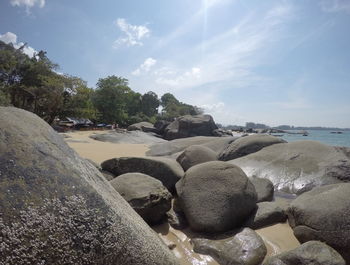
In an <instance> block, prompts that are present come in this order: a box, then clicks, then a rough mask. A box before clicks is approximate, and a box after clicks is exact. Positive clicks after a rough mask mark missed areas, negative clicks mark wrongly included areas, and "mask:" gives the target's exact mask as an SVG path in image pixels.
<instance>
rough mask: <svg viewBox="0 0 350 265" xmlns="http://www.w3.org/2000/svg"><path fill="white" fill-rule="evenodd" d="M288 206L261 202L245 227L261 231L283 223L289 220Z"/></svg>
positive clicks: (279, 203)
mask: <svg viewBox="0 0 350 265" xmlns="http://www.w3.org/2000/svg"><path fill="white" fill-rule="evenodd" d="M287 207H288V205H287V204H286V203H281V202H260V203H257V209H256V210H255V211H254V212H253V213H252V214H251V216H250V218H249V219H248V220H247V221H246V223H245V224H244V226H247V227H250V228H252V229H259V228H261V227H264V226H268V225H273V224H276V223H282V222H285V221H286V220H287V214H286V210H287Z"/></svg>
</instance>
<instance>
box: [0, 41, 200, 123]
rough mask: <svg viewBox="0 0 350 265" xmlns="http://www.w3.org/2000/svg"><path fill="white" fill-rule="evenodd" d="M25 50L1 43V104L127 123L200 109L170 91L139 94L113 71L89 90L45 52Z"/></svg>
mask: <svg viewBox="0 0 350 265" xmlns="http://www.w3.org/2000/svg"><path fill="white" fill-rule="evenodd" d="M23 48H24V46H23V47H20V48H18V49H16V48H14V47H13V45H12V44H6V43H4V42H2V41H0V106H7V105H12V106H15V107H18V108H22V109H25V110H28V111H31V112H34V113H35V114H37V115H38V116H40V117H41V118H43V119H44V120H46V121H47V122H48V123H52V122H53V121H54V119H55V118H63V117H79V118H87V119H90V120H92V121H95V122H104V123H119V124H120V125H128V124H131V123H135V122H140V121H150V122H155V121H156V120H157V119H166V120H172V119H174V118H175V117H178V116H182V115H186V114H191V115H195V114H199V113H201V110H200V109H199V108H197V107H195V106H192V105H188V104H185V103H182V102H180V101H178V100H177V99H176V98H175V96H174V95H172V94H170V93H166V94H164V95H163V96H162V97H161V98H160V99H159V98H158V96H157V94H156V93H154V92H152V91H149V92H147V93H145V94H144V95H142V94H140V93H137V92H135V91H133V90H132V89H131V88H130V87H129V84H128V80H127V79H125V78H122V77H118V76H114V75H113V76H108V77H106V78H100V79H99V80H98V82H97V84H96V88H95V89H92V88H89V87H88V86H87V83H86V82H85V81H84V80H82V79H80V78H79V77H74V76H69V75H63V74H60V73H58V72H57V69H58V65H56V64H54V63H52V62H51V61H50V60H49V58H48V57H47V56H46V52H44V51H40V52H38V53H37V54H35V55H34V56H33V57H32V58H30V57H28V56H27V55H26V54H24V53H23ZM160 106H161V112H160V113H159V107H160Z"/></svg>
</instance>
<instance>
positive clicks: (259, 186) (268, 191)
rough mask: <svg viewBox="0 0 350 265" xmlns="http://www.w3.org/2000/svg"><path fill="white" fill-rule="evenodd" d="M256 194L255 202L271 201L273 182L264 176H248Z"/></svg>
mask: <svg viewBox="0 0 350 265" xmlns="http://www.w3.org/2000/svg"><path fill="white" fill-rule="evenodd" d="M250 181H251V182H252V183H253V185H254V187H255V191H256V194H257V195H258V198H257V202H264V201H272V199H273V194H274V187H273V183H272V182H271V181H270V180H268V179H265V178H250Z"/></svg>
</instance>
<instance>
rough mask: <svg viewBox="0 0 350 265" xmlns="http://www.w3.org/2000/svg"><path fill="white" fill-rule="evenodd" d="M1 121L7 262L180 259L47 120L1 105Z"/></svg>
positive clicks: (0, 253)
mask: <svg viewBox="0 0 350 265" xmlns="http://www.w3.org/2000/svg"><path fill="white" fill-rule="evenodd" d="M0 124H1V127H0V201H1V203H0V213H1V216H0V234H1V248H0V264H16V265H22V264H43V263H45V264H81V265H82V264H84V265H85V264H101V265H102V264H118V265H124V264H125V265H126V264H135V265H138V264H159V265H162V264H178V262H177V261H176V260H175V257H174V256H173V255H172V254H171V252H170V251H169V250H168V249H167V246H166V245H165V244H164V243H163V242H162V241H161V240H160V239H159V237H158V236H157V235H156V234H155V233H154V232H153V231H152V230H151V229H150V228H149V227H148V225H147V224H146V223H145V222H144V221H143V220H142V218H140V217H139V215H138V214H137V213H136V212H135V211H134V210H133V209H132V208H131V207H130V206H129V205H128V203H127V202H126V201H125V200H124V199H123V198H122V197H121V196H120V195H119V194H118V193H116V192H115V190H114V189H113V187H112V186H111V185H110V184H109V183H108V181H106V180H105V178H104V177H103V176H102V175H101V173H100V172H99V171H98V170H97V169H96V168H95V167H94V166H93V165H92V164H91V163H89V162H87V161H86V160H85V159H82V158H80V157H79V156H78V155H77V153H76V152H74V151H73V150H72V149H71V148H69V147H68V145H67V144H66V143H65V142H64V140H63V138H62V137H61V136H59V135H58V134H57V133H56V132H54V131H53V129H52V128H51V127H50V126H49V125H48V124H47V123H46V122H44V121H43V120H41V119H40V118H39V117H37V116H36V115H34V114H32V113H29V112H27V111H24V110H20V109H16V108H12V107H9V108H4V107H0Z"/></svg>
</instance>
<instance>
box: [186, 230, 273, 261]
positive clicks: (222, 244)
mask: <svg viewBox="0 0 350 265" xmlns="http://www.w3.org/2000/svg"><path fill="white" fill-rule="evenodd" d="M191 242H192V243H193V245H194V246H193V250H194V251H195V252H197V253H200V254H205V255H210V256H212V257H213V259H215V260H216V261H217V262H218V263H220V264H221V265H235V264H237V265H239V264H245V265H260V264H261V262H262V261H263V260H264V257H265V256H266V253H267V249H266V246H265V244H264V242H263V240H262V239H261V237H260V236H259V235H258V234H257V233H256V232H254V231H253V230H251V229H249V228H245V229H243V230H242V231H241V232H239V233H237V234H236V235H234V236H233V237H230V238H227V239H221V240H210V239H204V238H203V239H192V240H191Z"/></svg>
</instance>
